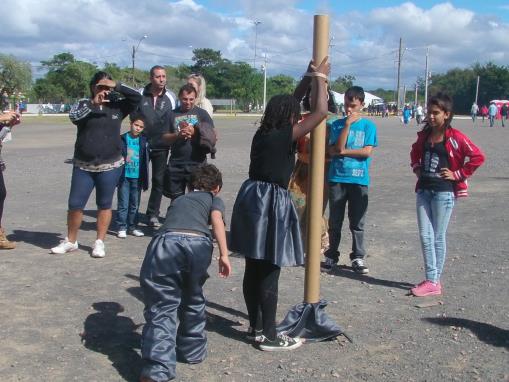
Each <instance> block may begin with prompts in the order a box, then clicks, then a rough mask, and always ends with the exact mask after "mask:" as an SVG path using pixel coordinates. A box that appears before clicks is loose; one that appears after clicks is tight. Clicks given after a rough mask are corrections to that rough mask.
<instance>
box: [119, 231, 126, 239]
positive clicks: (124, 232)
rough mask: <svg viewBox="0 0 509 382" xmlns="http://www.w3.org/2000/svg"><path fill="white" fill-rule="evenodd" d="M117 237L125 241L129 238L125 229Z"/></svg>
mask: <svg viewBox="0 0 509 382" xmlns="http://www.w3.org/2000/svg"><path fill="white" fill-rule="evenodd" d="M117 237H118V238H119V239H125V238H126V237H127V232H126V231H125V229H121V230H120V231H118V233H117Z"/></svg>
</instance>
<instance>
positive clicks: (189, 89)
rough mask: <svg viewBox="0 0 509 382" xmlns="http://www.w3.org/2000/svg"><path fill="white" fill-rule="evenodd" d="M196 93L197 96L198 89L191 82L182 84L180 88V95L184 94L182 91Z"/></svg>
mask: <svg viewBox="0 0 509 382" xmlns="http://www.w3.org/2000/svg"><path fill="white" fill-rule="evenodd" d="M184 92H186V93H188V94H189V93H194V95H195V96H198V92H197V91H196V89H195V88H194V86H193V85H191V84H185V85H182V87H181V88H180V90H179V95H178V96H179V97H180V96H181V95H182V93H184Z"/></svg>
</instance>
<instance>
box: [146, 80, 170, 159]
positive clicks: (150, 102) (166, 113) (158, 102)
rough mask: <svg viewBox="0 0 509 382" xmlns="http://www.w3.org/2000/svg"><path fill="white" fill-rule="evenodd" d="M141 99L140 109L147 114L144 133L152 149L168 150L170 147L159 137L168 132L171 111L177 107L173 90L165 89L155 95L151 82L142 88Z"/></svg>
mask: <svg viewBox="0 0 509 382" xmlns="http://www.w3.org/2000/svg"><path fill="white" fill-rule="evenodd" d="M141 95H142V98H141V101H140V103H139V106H138V108H139V110H140V112H141V113H143V115H144V116H145V129H144V130H143V134H145V135H146V136H147V138H148V142H149V145H150V148H151V149H152V150H168V147H167V146H166V145H164V144H161V142H160V141H159V137H160V136H161V134H163V133H167V132H168V126H169V123H170V115H171V111H172V110H173V109H174V108H175V107H176V103H177V102H176V97H175V94H173V92H171V91H170V90H168V89H166V88H165V89H164V91H163V92H161V94H160V95H158V96H156V97H155V102H154V95H153V94H152V93H151V84H148V85H147V86H145V87H144V88H143V89H142V90H141Z"/></svg>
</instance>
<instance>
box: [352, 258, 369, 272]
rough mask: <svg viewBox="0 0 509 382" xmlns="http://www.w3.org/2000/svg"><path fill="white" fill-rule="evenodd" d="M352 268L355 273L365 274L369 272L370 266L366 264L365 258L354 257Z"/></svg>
mask: <svg viewBox="0 0 509 382" xmlns="http://www.w3.org/2000/svg"><path fill="white" fill-rule="evenodd" d="M352 269H353V271H354V272H355V273H357V274H359V275H365V274H368V273H369V268H368V266H367V265H366V262H365V261H364V259H353V260H352Z"/></svg>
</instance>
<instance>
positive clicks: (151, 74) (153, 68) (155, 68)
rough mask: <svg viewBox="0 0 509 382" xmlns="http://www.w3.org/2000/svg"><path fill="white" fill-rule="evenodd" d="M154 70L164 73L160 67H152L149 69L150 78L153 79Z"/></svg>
mask: <svg viewBox="0 0 509 382" xmlns="http://www.w3.org/2000/svg"><path fill="white" fill-rule="evenodd" d="M156 70H164V71H165V72H166V69H165V68H164V67H163V66H161V65H154V66H152V67H151V68H150V78H152V77H154V72H155V71H156Z"/></svg>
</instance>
